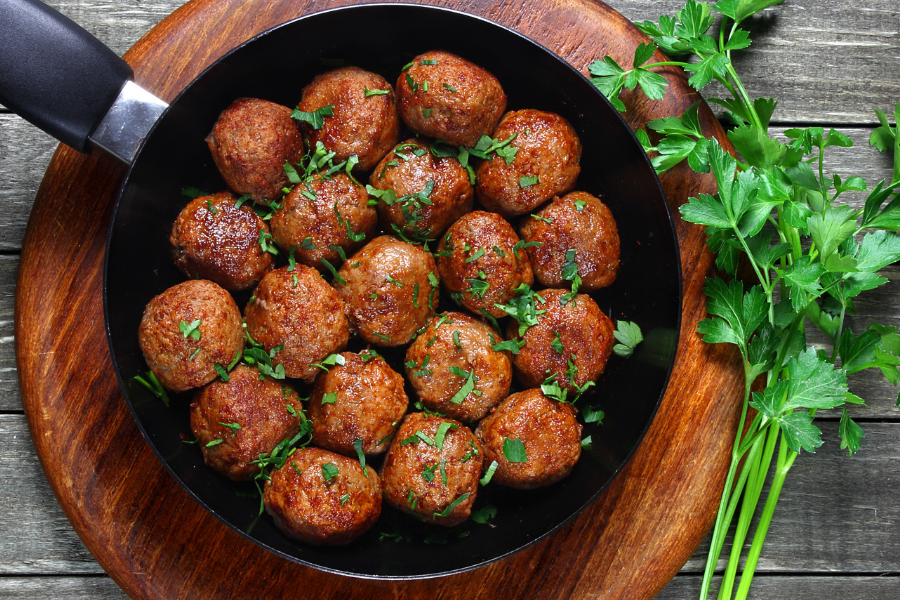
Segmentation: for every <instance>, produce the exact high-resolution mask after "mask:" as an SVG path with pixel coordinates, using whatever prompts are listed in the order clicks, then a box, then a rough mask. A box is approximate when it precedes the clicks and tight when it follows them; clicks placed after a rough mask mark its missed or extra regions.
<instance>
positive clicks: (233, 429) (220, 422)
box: [219, 421, 241, 437]
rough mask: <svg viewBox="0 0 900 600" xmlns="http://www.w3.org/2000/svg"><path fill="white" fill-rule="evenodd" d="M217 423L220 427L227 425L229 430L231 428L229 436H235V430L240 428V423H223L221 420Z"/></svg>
mask: <svg viewBox="0 0 900 600" xmlns="http://www.w3.org/2000/svg"><path fill="white" fill-rule="evenodd" d="M219 425H221V426H222V427H227V428H228V429H230V430H231V437H234V436H236V435H237V432H238V431H240V430H241V424H240V423H223V422H222V421H219Z"/></svg>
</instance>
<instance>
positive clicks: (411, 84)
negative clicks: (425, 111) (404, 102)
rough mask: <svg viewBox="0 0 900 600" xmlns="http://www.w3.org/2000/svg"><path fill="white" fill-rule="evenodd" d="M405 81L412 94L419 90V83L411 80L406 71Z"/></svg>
mask: <svg viewBox="0 0 900 600" xmlns="http://www.w3.org/2000/svg"><path fill="white" fill-rule="evenodd" d="M406 83H407V84H408V85H409V89H411V90H412V93H413V94H415V93H416V92H418V91H419V84H418V83H416V82H415V81H413V78H412V77H411V76H410V74H409V73H406Z"/></svg>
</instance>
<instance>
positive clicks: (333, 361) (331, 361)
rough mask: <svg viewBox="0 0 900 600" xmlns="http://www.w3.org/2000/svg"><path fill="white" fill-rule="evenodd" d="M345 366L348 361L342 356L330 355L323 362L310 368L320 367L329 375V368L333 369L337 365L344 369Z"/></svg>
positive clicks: (313, 364)
mask: <svg viewBox="0 0 900 600" xmlns="http://www.w3.org/2000/svg"><path fill="white" fill-rule="evenodd" d="M345 364H347V359H345V358H344V357H343V356H342V355H340V354H329V355H328V356H326V357H325V358H324V359H323V360H322V362H320V363H312V364H311V365H310V366H312V367H319V368H320V369H322V370H323V371H325V372H326V373H327V372H328V367H333V366H335V365H340V366H342V367H343V366H344V365H345Z"/></svg>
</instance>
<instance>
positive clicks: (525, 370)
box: [507, 290, 615, 392]
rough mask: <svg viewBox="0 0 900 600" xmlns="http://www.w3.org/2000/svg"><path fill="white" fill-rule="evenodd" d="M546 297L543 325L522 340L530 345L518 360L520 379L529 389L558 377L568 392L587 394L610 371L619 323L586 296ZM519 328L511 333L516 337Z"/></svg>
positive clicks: (541, 305) (553, 293)
mask: <svg viewBox="0 0 900 600" xmlns="http://www.w3.org/2000/svg"><path fill="white" fill-rule="evenodd" d="M540 296H541V297H542V298H543V299H544V302H540V301H538V302H537V303H536V308H537V313H538V314H537V325H534V326H532V327H529V328H528V329H527V330H526V331H525V332H524V334H522V335H519V336H518V337H519V338H521V341H522V342H524V345H523V346H522V347H521V348H520V350H519V353H518V354H517V355H516V356H515V357H514V358H513V366H514V367H515V368H516V375H517V378H518V380H519V381H520V382H521V383H522V385H524V386H525V387H538V386H539V385H541V383H543V382H544V381H546V380H548V379H551V378H555V380H556V382H557V383H558V384H559V386H560V387H562V388H566V389H569V390H572V391H576V392H577V391H579V390H584V388H585V386H589V385H591V384H592V382H594V381H596V380H597V378H598V377H599V376H600V374H601V373H602V372H603V369H604V368H605V367H606V361H607V360H609V355H610V353H611V352H612V348H613V344H614V343H615V338H614V337H613V330H614V329H615V328H614V326H613V323H612V321H611V320H610V319H609V317H607V316H606V315H605V314H603V311H601V310H600V307H599V306H597V303H596V302H594V301H593V299H591V297H590V296H587V295H585V294H576V295H575V297H574V298H570V296H571V294H570V293H569V292H568V291H567V290H541V292H540ZM518 330H519V328H518V327H517V323H516V322H512V323H510V325H509V330H508V332H507V333H508V334H509V337H510V338H513V337H516V336H517V334H518ZM559 348H562V351H559Z"/></svg>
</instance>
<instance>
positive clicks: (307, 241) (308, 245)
mask: <svg viewBox="0 0 900 600" xmlns="http://www.w3.org/2000/svg"><path fill="white" fill-rule="evenodd" d="M300 247H301V248H303V249H304V250H315V249H316V245H315V244H313V241H312V238H311V237H306V238H303V241H302V242H300Z"/></svg>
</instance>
